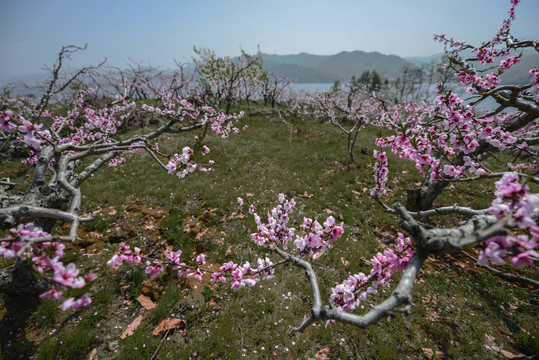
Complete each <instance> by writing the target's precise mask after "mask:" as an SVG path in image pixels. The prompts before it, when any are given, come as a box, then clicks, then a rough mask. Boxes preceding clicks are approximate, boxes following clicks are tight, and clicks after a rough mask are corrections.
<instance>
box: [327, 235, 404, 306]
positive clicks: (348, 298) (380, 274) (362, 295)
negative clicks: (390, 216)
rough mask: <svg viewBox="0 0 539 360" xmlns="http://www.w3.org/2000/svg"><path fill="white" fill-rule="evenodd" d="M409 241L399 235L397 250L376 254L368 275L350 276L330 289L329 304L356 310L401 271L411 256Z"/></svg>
mask: <svg viewBox="0 0 539 360" xmlns="http://www.w3.org/2000/svg"><path fill="white" fill-rule="evenodd" d="M413 253H414V252H413V250H412V248H411V240H410V238H408V237H406V238H405V237H404V235H403V234H401V233H399V234H398V237H397V249H396V251H395V250H392V249H389V250H385V251H384V252H383V253H382V252H378V253H377V254H376V255H375V256H374V257H373V258H372V259H371V261H370V263H371V265H372V269H371V272H370V274H369V275H365V274H364V273H362V272H360V273H358V274H355V275H351V276H349V277H348V279H346V280H345V281H344V282H343V283H342V284H339V285H337V286H336V287H334V288H332V289H331V295H330V299H331V302H332V303H334V304H335V305H337V307H338V308H339V309H340V310H342V311H350V310H354V309H356V308H357V307H358V306H359V305H360V304H361V302H362V301H364V300H365V299H366V298H367V296H368V295H370V294H374V293H376V288H377V287H378V286H379V285H384V284H386V283H387V282H388V281H389V280H390V278H391V276H392V275H393V273H394V272H395V271H396V270H403V269H405V268H406V266H408V262H409V261H410V258H411V257H412V255H413Z"/></svg>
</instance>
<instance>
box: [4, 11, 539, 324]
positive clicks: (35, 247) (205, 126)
mask: <svg viewBox="0 0 539 360" xmlns="http://www.w3.org/2000/svg"><path fill="white" fill-rule="evenodd" d="M517 3H518V1H513V2H512V4H511V8H510V11H509V17H508V18H507V19H506V20H505V21H504V23H503V25H502V27H501V28H500V29H499V30H498V32H497V33H496V34H495V35H494V37H493V38H492V39H491V40H489V41H487V42H484V43H482V44H480V45H478V46H474V45H470V44H466V43H464V42H456V41H454V40H452V39H450V38H447V37H446V36H444V35H441V36H438V37H437V39H438V40H439V41H440V42H442V43H444V44H445V45H446V47H447V48H448V59H449V63H448V69H452V70H453V73H455V74H456V78H457V79H458V81H459V82H460V83H461V84H462V85H463V86H466V87H468V89H467V93H468V94H469V96H470V101H471V102H470V101H468V102H465V101H464V99H461V98H460V97H459V96H458V95H457V94H456V93H454V92H452V91H451V90H450V89H448V87H447V86H446V85H445V84H446V83H444V82H442V83H441V84H440V85H439V86H438V88H437V95H436V98H435V99H434V100H433V101H421V102H415V101H412V100H413V99H409V100H410V101H399V102H397V103H395V102H394V101H393V99H391V97H389V99H388V98H386V97H384V94H383V92H382V93H380V94H378V95H376V94H372V90H374V91H377V90H380V89H381V88H383V87H384V86H385V82H384V81H383V80H382V79H380V78H379V76H376V74H375V73H365V74H364V76H363V75H362V76H360V77H359V78H357V79H353V81H350V83H347V84H346V85H345V86H344V87H341V88H339V89H337V87H336V88H335V89H333V91H331V92H328V93H316V94H314V95H312V96H305V94H296V95H295V97H294V98H290V99H288V100H287V101H290V103H288V105H289V106H295V107H297V106H300V105H298V104H301V106H303V109H308V110H309V113H308V114H309V116H310V115H312V114H313V109H314V112H318V113H319V114H325V115H324V116H327V117H328V118H329V119H330V120H331V121H332V122H333V123H334V124H336V125H337V126H340V127H341V129H342V131H343V133H345V134H346V135H347V136H348V139H349V140H348V142H349V144H351V145H352V147H353V144H354V142H355V138H356V136H357V131H359V129H360V128H361V127H362V126H365V125H367V124H371V125H373V126H381V127H384V128H385V129H386V130H387V131H389V132H390V134H389V135H387V136H383V137H380V138H378V139H377V140H376V144H377V145H378V146H379V147H380V150H379V151H376V152H375V154H374V163H375V165H374V174H373V175H374V186H373V188H372V191H371V195H372V197H373V201H377V202H378V203H379V204H380V206H382V207H384V209H385V210H386V211H387V212H389V213H391V214H394V215H395V216H396V218H397V219H398V220H399V225H400V226H401V228H402V230H403V232H405V233H407V234H408V236H405V235H404V234H398V236H397V237H396V238H395V239H394V245H395V246H394V247H395V249H388V250H386V251H384V252H383V253H382V252H379V253H377V254H376V255H375V256H374V257H373V258H372V259H371V260H370V261H369V262H370V264H371V265H372V270H371V271H370V273H368V274H364V273H358V274H354V275H351V276H350V277H349V278H348V279H346V280H344V281H343V282H342V283H341V284H339V285H337V286H336V287H334V288H333V289H332V290H331V297H330V299H329V301H328V303H327V305H324V302H323V300H322V298H321V292H320V289H319V284H318V281H317V277H316V273H315V270H314V268H313V266H312V265H311V262H312V261H315V260H316V259H317V258H318V257H319V256H320V255H322V254H323V253H324V252H325V251H330V249H331V247H332V244H333V242H334V241H337V240H338V239H339V237H340V236H341V235H342V231H343V228H342V225H339V224H336V223H335V219H333V218H332V217H329V218H328V219H326V221H325V222H324V223H323V224H320V223H319V222H317V221H316V220H312V219H308V218H305V219H304V221H303V223H302V224H300V225H299V229H296V228H294V227H293V224H291V223H290V222H289V221H290V217H289V215H290V214H291V213H292V211H293V209H294V205H295V203H294V201H293V199H291V200H289V199H286V198H285V197H284V195H281V196H280V197H279V204H278V205H277V206H276V207H275V208H274V209H273V210H272V211H270V212H268V215H267V216H265V217H261V216H259V215H257V212H256V209H254V208H250V209H249V212H250V213H251V214H252V215H253V216H254V218H255V221H256V224H257V230H256V232H255V233H254V234H253V235H252V238H253V241H254V243H255V244H256V245H258V246H264V247H268V248H270V249H271V250H272V251H274V252H275V253H276V254H277V256H279V257H281V258H282V260H281V261H278V262H272V261H271V259H269V258H263V259H258V261H257V263H258V267H256V268H255V267H253V266H251V265H250V263H249V262H246V263H244V264H243V265H239V264H236V263H227V264H224V265H223V267H222V268H221V269H219V270H218V271H210V270H209V269H205V268H204V267H203V265H204V262H205V261H204V258H203V257H202V258H200V257H199V258H197V259H196V261H195V262H193V263H192V264H187V263H183V262H181V261H180V254H181V250H177V251H170V252H168V253H166V254H163V256H162V257H161V260H159V261H158V260H155V258H152V263H151V264H150V265H148V266H147V273H148V274H150V276H155V275H156V274H158V273H159V272H160V271H161V270H162V268H163V267H165V266H170V267H171V268H173V269H175V270H178V275H179V276H191V277H195V278H200V275H201V274H202V273H203V272H205V271H210V272H212V279H213V281H214V282H220V281H221V282H226V281H227V278H230V279H231V283H232V287H233V288H239V287H242V286H252V285H254V284H255V283H256V282H257V281H259V280H261V279H264V278H267V277H271V276H273V269H274V268H275V267H276V266H280V265H282V264H285V263H291V264H294V265H296V266H298V267H300V268H301V269H303V270H305V274H306V279H307V281H309V283H310V285H311V288H312V308H311V312H310V314H308V315H307V316H306V317H305V319H304V320H303V322H302V323H301V324H300V325H299V326H298V327H297V328H296V329H295V330H298V331H303V330H304V329H305V328H306V327H307V326H308V325H310V324H311V323H313V322H314V321H317V320H326V321H329V322H333V321H341V322H345V323H348V324H352V325H355V326H359V327H366V326H370V325H372V324H374V323H376V322H378V321H379V320H380V319H382V318H384V317H386V316H394V315H395V313H396V312H409V311H410V310H411V306H412V290H413V284H414V281H415V279H416V277H417V275H418V272H419V270H420V268H421V267H422V265H423V264H424V262H425V261H426V260H427V258H428V257H429V256H431V255H435V256H436V255H439V254H443V253H448V252H453V251H461V250H462V249H463V248H468V247H472V246H475V247H478V248H479V253H480V255H479V258H478V259H477V260H478V263H479V264H482V265H487V263H488V262H493V263H502V262H504V261H506V259H508V261H510V263H511V264H513V265H514V266H517V267H518V266H523V265H530V266H533V265H534V264H535V262H536V261H537V258H538V257H539V254H538V253H537V250H536V249H537V245H538V242H539V227H538V226H537V219H538V218H539V195H538V194H537V193H534V191H533V190H532V189H533V187H534V186H536V185H537V184H539V178H538V177H537V174H538V171H537V159H538V158H539V154H538V145H539V136H538V134H539V123H538V121H537V119H538V117H539V71H538V70H537V69H535V68H534V69H530V73H529V74H530V80H529V82H528V83H525V84H516V85H503V86H502V85H499V83H500V77H502V76H503V73H504V72H505V71H507V69H509V68H510V67H512V66H513V65H514V64H516V63H518V62H519V59H520V57H521V56H522V55H521V54H520V53H519V51H520V50H521V49H524V48H531V49H535V50H537V51H539V48H538V47H537V41H536V40H524V41H521V40H517V39H515V38H514V37H513V36H512V35H511V34H510V27H511V23H512V21H513V20H514V16H515V15H514V8H515V6H516V4H517ZM77 50H79V48H74V47H65V48H64V49H62V51H61V52H60V54H59V57H58V61H57V63H56V64H55V65H54V66H53V67H52V68H51V78H50V79H49V80H48V82H47V83H46V84H47V88H46V89H45V92H44V94H43V95H42V96H41V97H40V98H36V99H34V101H33V102H29V100H28V99H20V98H14V97H10V96H2V97H1V98H0V101H1V103H0V131H1V132H2V136H3V139H11V140H14V141H16V142H18V143H19V144H21V145H22V146H25V147H26V148H27V149H28V159H26V160H25V161H26V163H27V164H28V165H29V166H32V167H33V180H32V184H31V185H30V187H29V188H28V190H27V192H26V193H25V194H24V195H17V194H10V193H9V192H8V190H7V188H8V187H9V182H8V181H4V182H2V183H0V204H1V209H0V221H1V226H2V228H4V229H9V235H6V236H5V237H4V238H2V239H1V242H0V256H2V257H4V258H17V263H16V265H15V266H14V267H13V268H12V269H3V270H1V271H0V291H1V292H3V293H11V294H13V295H21V294H36V293H38V294H41V296H42V297H53V298H56V299H59V300H61V306H62V307H63V308H70V307H79V306H85V305H87V304H88V303H89V302H90V301H91V300H90V299H89V298H88V297H87V295H86V292H87V290H88V288H89V287H90V286H91V284H92V281H93V280H94V278H95V276H94V275H92V274H87V275H84V276H83V275H79V271H78V270H77V269H76V265H75V264H67V265H66V264H63V263H62V261H61V259H62V256H63V249H64V247H63V244H62V243H63V242H65V241H69V242H76V241H77V239H78V238H77V228H78V226H79V224H80V223H82V222H86V221H92V218H91V216H83V215H81V213H80V211H81V199H82V196H81V185H82V184H83V183H84V181H86V180H88V179H89V178H90V177H91V176H92V175H93V174H94V173H96V172H97V171H99V169H100V168H101V167H102V166H104V165H106V164H109V165H112V166H116V165H119V164H121V163H122V162H124V161H127V159H128V156H129V154H131V153H133V152H139V151H143V152H146V153H148V155H149V156H151V157H152V158H153V159H154V160H155V161H156V162H157V163H158V164H159V165H160V166H161V167H162V168H163V169H164V171H166V172H168V173H170V174H176V175H177V176H178V177H179V178H180V179H184V178H185V177H186V176H187V175H188V174H189V173H192V172H193V171H204V172H207V171H212V168H211V165H212V161H211V160H210V161H206V160H205V159H206V157H207V156H208V154H209V152H210V150H209V149H208V148H207V147H206V146H205V145H204V144H203V141H204V136H205V135H206V133H207V132H208V131H213V132H215V133H217V134H219V135H221V136H222V137H224V138H226V137H227V136H228V135H229V134H231V133H235V132H238V131H239V127H237V125H236V121H237V120H238V119H239V118H240V117H241V115H239V116H236V115H229V114H228V112H229V111H230V110H231V108H232V106H233V104H234V102H235V101H237V100H238V99H239V98H242V99H246V100H249V99H253V98H255V97H257V96H260V98H262V99H263V100H264V101H265V102H266V103H270V104H272V105H274V104H275V103H276V102H278V101H279V99H283V102H284V98H281V96H283V94H284V90H283V89H285V88H286V86H287V83H286V81H285V82H283V81H282V80H279V79H275V78H272V77H271V76H270V75H268V74H267V73H266V74H265V73H264V71H263V70H262V63H261V58H260V54H257V55H247V54H245V53H242V55H241V56H240V57H239V59H228V58H219V57H217V56H215V54H214V53H213V52H211V51H209V50H205V49H196V54H197V58H196V59H195V64H196V67H197V71H196V73H195V75H194V78H191V77H189V76H187V75H185V73H184V72H182V71H181V70H182V69H184V67H182V66H179V67H180V74H179V75H177V76H176V75H175V76H172V77H170V76H164V74H163V73H160V72H156V71H155V70H149V69H144V68H142V67H132V68H131V69H130V70H129V71H128V72H127V73H121V76H119V77H115V78H113V77H110V78H109V79H110V83H109V84H111V85H112V84H115V85H112V86H113V87H114V89H116V91H117V94H116V97H115V99H114V100H113V101H109V102H108V103H107V104H105V105H102V104H99V103H98V102H97V103H95V102H92V101H91V99H92V96H94V95H95V93H96V91H102V90H81V89H77V91H76V97H75V98H74V99H72V100H71V102H65V101H64V102H63V104H64V105H65V109H67V112H65V111H64V112H55V111H54V108H55V106H54V105H55V104H54V103H53V102H54V101H58V102H59V103H62V99H67V98H68V96H67V95H66V94H67V93H70V94H72V93H73V92H75V88H74V87H72V85H74V84H76V83H77V81H80V80H81V79H82V77H88V78H91V79H94V80H95V79H96V77H97V75H100V72H99V71H97V70H98V69H99V66H98V67H88V68H84V69H81V70H80V71H79V72H78V73H76V74H73V75H71V76H67V77H66V76H64V75H62V73H61V69H62V63H63V61H64V60H65V59H66V56H67V55H68V54H69V53H70V52H72V51H77ZM465 51H466V52H467V53H469V52H471V53H472V54H474V55H473V56H472V57H467V58H463V57H462V56H461V55H462V54H463V52H465ZM496 59H498V60H501V61H500V63H499V65H496V63H495V60H496ZM483 65H489V66H483ZM433 73H434V70H433ZM184 75H185V76H184ZM405 75H406V76H405V77H403V79H402V80H401V82H400V83H399V84H400V86H401V89H405V88H406V87H405V84H408V85H406V86H410V84H415V85H414V86H417V84H418V82H419V81H420V80H414V79H418V77H417V76H419V75H417V76H416V74H411V73H410V74H408V73H406V74H405ZM430 79H431V80H432V81H434V77H432V78H430ZM114 81H116V82H114ZM120 81H121V85H120ZM193 81H194V83H193ZM421 81H422V80H421ZM429 81H430V80H429ZM192 84H193V85H192ZM191 86H193V88H194V89H196V94H197V98H196V99H195V100H196V101H199V102H200V103H199V104H196V102H195V101H193V102H190V101H188V100H186V98H189V96H192V95H191V94H190V91H189V90H188V89H189V88H190V87H191ZM419 88H421V86H419ZM255 89H257V90H255ZM277 89H279V90H277ZM406 91H407V90H402V91H401V95H403V96H401V99H404V98H406V97H405V96H404V95H406V94H407V93H406ZM414 91H416V90H412V93H413V92H414ZM133 98H152V99H155V98H158V103H156V104H153V105H151V106H150V105H147V104H143V105H141V104H140V103H136V102H133V101H132V99H133ZM488 98H491V99H494V101H496V102H497V104H498V107H497V108H496V109H494V110H492V111H489V112H483V111H478V110H476V107H477V106H478V105H480V104H481V103H482V102H483V101H485V100H486V99H488ZM208 105H209V106H208ZM214 108H218V109H223V110H225V111H224V112H219V111H216V110H215V109H214ZM508 109H511V110H513V111H512V112H507V111H506V110H508ZM306 111H307V110H306ZM134 112H142V113H145V114H151V115H152V116H157V117H159V118H160V125H159V126H158V127H157V128H156V129H154V130H151V131H148V132H147V133H145V134H143V135H136V136H133V137H130V138H127V139H124V140H117V138H116V137H115V136H114V135H115V133H116V131H117V129H118V127H119V126H120V125H121V123H122V121H124V120H125V119H128V118H129V116H131V114H133V113H134ZM343 124H352V125H351V128H346V127H345V126H344V125H343ZM187 131H193V132H198V134H197V136H196V137H195V138H194V139H193V144H191V145H190V146H188V145H187V144H186V146H185V147H183V149H182V151H181V152H179V153H177V154H164V153H162V152H161V151H160V150H159V146H158V143H157V141H158V139H159V138H160V137H161V136H163V135H164V134H177V133H181V132H187ZM386 148H387V149H389V150H390V151H392V152H393V153H395V154H396V155H398V157H399V158H400V159H401V161H410V162H412V163H413V164H414V165H415V167H416V168H417V170H418V171H419V172H420V173H421V174H423V175H424V177H423V181H422V183H421V184H420V186H418V187H416V188H412V189H408V190H404V189H403V191H406V195H407V202H406V204H400V203H396V204H393V205H392V206H389V205H387V204H385V203H384V196H385V193H386V183H387V181H388V179H389V178H390V177H391V176H394V175H393V174H391V173H390V170H389V164H388V157H387V155H386V153H385V152H384V151H383V150H384V149H386ZM349 153H350V156H351V160H353V151H352V150H351V149H350V146H349ZM489 178H497V179H499V181H497V182H496V190H495V198H494V199H493V201H492V204H491V206H490V207H489V208H486V209H472V208H468V207H459V206H442V207H434V204H435V201H436V200H437V199H438V197H439V195H440V194H441V193H442V192H443V191H444V190H445V189H446V188H447V187H448V186H449V185H450V184H452V183H454V182H474V181H483V180H484V179H489ZM240 203H242V201H241V199H240ZM433 216H446V217H448V218H450V219H451V220H448V221H447V222H446V223H453V226H449V227H444V228H441V227H436V226H433V225H428V224H429V218H431V217H433ZM462 218H465V220H464V221H461V220H462ZM57 222H67V223H70V227H69V228H70V230H69V235H67V236H58V235H54V234H51V228H52V226H53V225H54V224H55V223H57ZM300 230H301V231H300ZM292 245H293V246H292ZM148 259H149V258H146V257H145V256H144V254H141V253H140V250H139V249H137V248H128V247H124V248H120V249H119V250H118V253H117V254H115V256H114V257H113V258H112V259H111V260H110V262H109V265H111V266H120V265H121V264H122V263H123V262H134V263H138V262H142V261H143V260H148ZM253 263H254V262H253ZM30 269H32V270H33V271H37V272H38V273H39V274H41V276H42V278H44V279H46V280H47V281H46V282H45V283H43V282H42V283H37V282H35V281H34V282H32V281H33V280H32V277H29V276H28V274H29V273H30ZM399 270H403V275H402V277H401V279H400V280H399V282H398V283H397V285H396V286H395V288H394V290H393V292H392V293H391V295H390V296H389V297H388V298H387V299H386V300H384V301H383V302H381V303H380V304H378V305H376V306H374V307H373V308H372V309H369V310H368V311H367V312H366V313H365V314H363V315H359V314H356V313H353V312H351V310H354V309H356V308H358V306H359V305H360V304H361V303H362V301H363V300H364V299H365V298H366V297H367V296H369V294H371V293H374V292H375V291H376V288H377V287H378V286H382V285H384V284H386V283H388V282H389V281H390V279H391V276H392V274H393V273H395V272H396V271H399ZM521 280H523V281H528V282H530V283H532V284H534V285H535V286H537V282H536V281H533V280H531V279H521Z"/></svg>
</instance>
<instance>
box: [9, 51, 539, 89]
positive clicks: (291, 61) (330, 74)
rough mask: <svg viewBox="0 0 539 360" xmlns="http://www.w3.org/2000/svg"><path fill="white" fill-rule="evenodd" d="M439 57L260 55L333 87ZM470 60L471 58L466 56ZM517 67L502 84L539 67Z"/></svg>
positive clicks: (286, 71)
mask: <svg viewBox="0 0 539 360" xmlns="http://www.w3.org/2000/svg"><path fill="white" fill-rule="evenodd" d="M442 55H443V54H442V53H440V54H435V55H431V56H423V57H406V58H401V57H399V56H396V55H384V54H381V53H379V52H376V51H375V52H365V51H360V50H356V51H342V52H340V53H338V54H335V55H312V54H307V53H300V54H296V55H270V54H262V58H263V61H264V68H265V69H266V70H268V71H270V72H272V73H273V74H275V75H276V76H278V77H287V78H289V79H292V80H295V81H296V82H298V83H333V82H335V80H340V81H346V80H349V79H350V78H351V77H352V76H356V77H357V76H359V75H361V73H363V72H364V71H366V70H369V71H372V70H376V71H377V72H378V74H380V75H381V76H382V77H385V78H388V79H389V80H394V79H396V78H397V77H399V76H401V74H402V70H403V69H404V68H405V67H408V68H414V67H421V65H422V64H425V63H429V62H431V61H433V60H434V61H436V60H438V59H440V57H441V56H442ZM469 55H470V56H471V55H472V54H469ZM524 55H525V56H523V57H522V59H521V62H520V64H517V65H515V66H513V67H512V68H511V69H509V71H507V73H505V74H504V75H503V77H502V80H503V84H519V83H520V84H522V83H529V81H530V77H529V74H528V71H529V69H531V68H533V67H539V53H538V52H537V51H533V50H526V51H525V52H524ZM46 76H47V75H46V74H44V73H41V74H28V75H19V76H9V75H6V74H1V73H0V85H4V84H6V83H8V82H10V81H13V80H21V81H23V82H25V83H28V84H32V83H35V82H36V81H38V80H43V79H44V78H46Z"/></svg>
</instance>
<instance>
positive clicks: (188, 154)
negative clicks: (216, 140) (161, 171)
mask: <svg viewBox="0 0 539 360" xmlns="http://www.w3.org/2000/svg"><path fill="white" fill-rule="evenodd" d="M209 152H210V149H209V148H208V147H207V146H205V145H204V146H203V147H202V151H201V154H202V155H203V156H204V155H206V154H209ZM194 155H195V152H194V150H193V149H191V148H190V147H189V146H186V147H184V148H183V149H182V154H181V155H179V154H174V155H173V156H172V158H171V159H170V160H169V162H168V164H167V165H166V166H165V167H166V169H167V170H168V173H169V174H172V173H174V172H176V175H177V176H178V178H180V179H183V178H184V177H185V176H186V175H187V174H189V173H192V172H194V171H195V169H196V168H197V164H196V163H195V162H194ZM208 164H209V165H210V166H211V165H213V164H214V162H213V160H209V161H208ZM199 169H200V171H203V172H207V171H213V168H212V167H210V168H205V167H200V168H199Z"/></svg>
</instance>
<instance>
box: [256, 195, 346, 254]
mask: <svg viewBox="0 0 539 360" xmlns="http://www.w3.org/2000/svg"><path fill="white" fill-rule="evenodd" d="M279 202H280V203H281V204H282V205H277V206H276V207H275V208H273V209H272V210H271V212H268V213H267V216H266V219H267V222H266V223H264V222H263V221H262V219H261V218H260V216H259V215H258V214H256V213H254V208H250V209H249V212H250V213H252V214H253V216H254V219H255V223H256V225H257V231H258V232H256V233H253V234H251V238H252V239H253V241H254V243H255V244H257V245H259V246H269V245H271V244H275V245H279V246H281V247H282V248H283V249H285V250H286V249H287V248H288V243H289V242H290V241H293V243H294V245H295V246H296V248H297V249H298V250H299V253H300V256H302V257H303V256H311V257H312V258H313V259H316V258H318V257H319V256H320V255H322V254H323V253H324V252H325V251H326V250H327V249H330V248H332V246H333V242H334V241H335V240H337V239H338V238H339V237H341V235H342V234H343V227H342V225H343V224H342V223H341V224H340V225H336V224H335V219H334V218H333V216H329V217H328V218H327V219H326V221H325V222H324V223H323V225H320V223H319V222H318V221H317V220H312V219H309V218H306V217H304V218H303V224H301V225H300V228H302V229H303V230H304V232H305V234H304V235H303V236H301V235H297V234H296V229H295V228H291V227H288V222H289V220H290V214H291V213H292V212H293V210H294V207H295V205H296V202H295V201H294V199H292V200H287V199H286V196H285V195H284V194H279ZM294 236H295V240H293V239H294Z"/></svg>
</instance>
